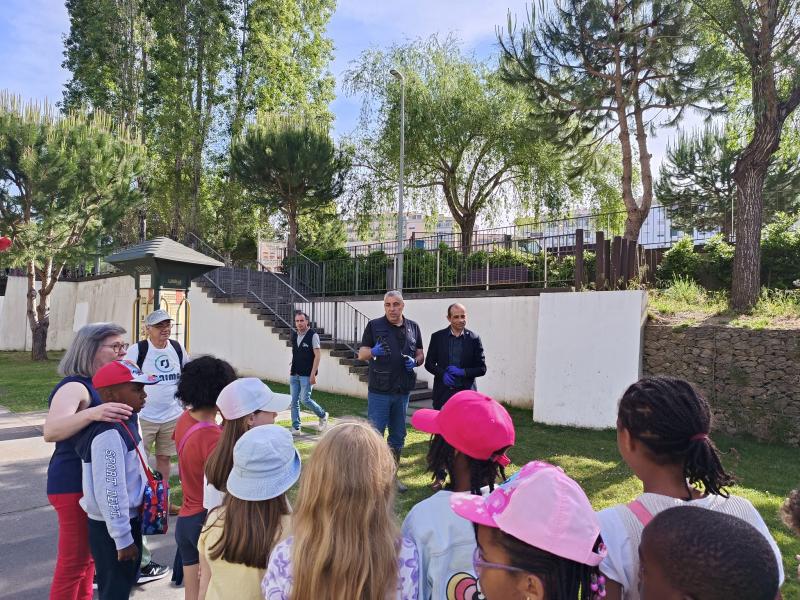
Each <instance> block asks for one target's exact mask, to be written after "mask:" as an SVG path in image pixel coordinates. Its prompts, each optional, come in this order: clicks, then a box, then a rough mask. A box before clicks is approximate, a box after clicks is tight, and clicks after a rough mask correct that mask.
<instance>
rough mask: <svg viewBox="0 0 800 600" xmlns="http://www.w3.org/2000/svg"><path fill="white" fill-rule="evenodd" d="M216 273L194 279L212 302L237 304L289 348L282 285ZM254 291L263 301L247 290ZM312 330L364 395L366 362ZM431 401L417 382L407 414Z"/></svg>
mask: <svg viewBox="0 0 800 600" xmlns="http://www.w3.org/2000/svg"><path fill="white" fill-rule="evenodd" d="M218 271H223V273H216V274H215V277H214V279H213V281H214V282H213V283H212V280H210V279H209V278H206V277H200V278H198V279H196V280H195V283H196V284H197V285H198V287H200V288H201V289H202V290H203V292H204V293H205V294H206V295H207V296H209V297H210V298H211V299H212V302H214V303H224V304H241V305H242V309H244V310H249V311H250V312H251V313H253V314H255V315H256V318H257V319H258V320H259V321H261V322H262V323H263V324H264V327H267V328H269V329H270V330H271V331H272V333H273V334H275V335H277V336H278V337H279V339H281V340H284V342H285V343H286V346H287V347H291V333H292V328H291V327H289V323H292V322H293V321H294V304H293V302H292V299H291V298H287V297H285V296H284V295H282V291H283V290H282V286H281V284H280V283H279V282H277V281H276V280H275V276H273V275H269V276H267V275H266V274H262V273H260V272H258V271H251V272H250V273H239V272H237V271H243V270H241V269H228V268H225V269H218ZM245 278H246V281H245V280H244V279H245ZM262 278H263V280H262ZM254 289H255V290H256V291H257V292H258V293H257V295H258V296H259V298H260V300H263V302H262V301H259V298H256V297H255V296H254V294H253V293H250V292H249V291H248V290H254ZM228 290H230V291H228ZM262 294H263V295H262ZM312 325H313V324H312ZM315 329H316V330H317V333H318V334H319V338H320V345H321V346H322V348H323V349H326V350H330V354H331V356H332V357H334V358H338V359H339V364H340V365H342V366H345V367H347V368H348V371H349V372H350V373H351V374H352V375H353V377H357V378H358V380H359V381H361V382H363V384H364V391H365V395H366V386H367V377H368V372H369V364H368V363H367V362H366V361H363V360H358V358H356V354H355V352H354V349H353V348H351V347H349V346H348V345H347V344H343V343H341V342H337V341H336V340H334V339H333V336H332V335H331V334H330V333H328V332H326V331H325V330H324V329H322V328H315ZM431 398H432V391H431V390H430V388H428V384H427V383H426V382H424V381H417V384H416V387H415V389H414V390H412V391H411V396H410V398H409V402H410V403H412V404H413V406H412V407H411V409H410V410H409V412H413V409H416V408H426V407H429V406H431Z"/></svg>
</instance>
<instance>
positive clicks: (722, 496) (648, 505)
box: [598, 377, 783, 600]
mask: <svg viewBox="0 0 800 600" xmlns="http://www.w3.org/2000/svg"><path fill="white" fill-rule="evenodd" d="M710 431H711V409H710V408H709V406H708V403H707V402H706V401H705V399H704V398H703V397H702V396H701V395H700V394H698V393H697V390H695V389H694V387H692V385H691V384H690V383H689V382H688V381H684V380H682V379H674V378H672V377H644V378H643V379H640V380H639V381H637V382H636V383H634V384H632V385H631V386H630V387H629V388H628V389H627V390H626V391H625V393H624V394H623V395H622V399H621V400H620V402H619V414H618V416H617V446H618V447H619V452H620V454H621V455H622V458H623V460H624V461H625V462H626V463H627V465H628V466H629V467H630V469H631V471H633V474H634V475H636V477H638V478H639V479H640V480H641V482H642V486H643V488H644V493H643V494H641V495H640V496H639V497H638V498H636V499H635V500H633V501H632V502H630V503H628V504H619V505H617V506H612V507H610V508H606V509H605V510H602V511H600V512H599V513H598V517H599V519H600V526H601V528H602V534H603V540H604V541H605V543H606V546H607V548H608V556H607V557H606V559H605V560H604V561H603V564H602V565H600V569H601V571H602V572H603V573H604V574H605V576H606V577H607V578H608V600H619V599H622V598H624V599H625V600H639V598H640V594H639V543H640V541H641V539H642V531H643V529H644V527H645V526H646V525H647V524H648V523H649V522H650V520H651V519H652V518H653V517H654V516H655V515H657V514H659V513H660V512H661V511H664V510H667V509H668V508H673V507H676V506H694V507H700V508H705V509H708V510H713V511H716V512H723V513H726V514H729V515H732V516H734V517H738V518H739V519H742V520H743V521H746V522H748V523H750V525H752V526H753V527H755V528H756V529H757V530H759V531H760V532H761V533H762V534H763V535H764V537H765V538H766V539H767V542H769V544H770V546H772V549H773V551H774V552H775V558H776V560H777V562H778V571H779V574H780V581H781V583H783V564H782V559H781V553H780V550H779V549H778V545H777V544H776V543H775V540H774V539H772V536H771V535H770V533H769V530H768V529H767V526H766V524H765V523H764V519H762V518H761V515H760V514H759V513H758V511H757V510H756V509H755V507H754V506H753V505H752V504H751V503H750V501H749V500H747V499H745V498H741V497H739V496H733V495H731V494H729V493H728V491H727V490H726V487H727V486H729V485H732V484H733V482H734V479H733V477H732V476H731V475H730V474H729V473H728V472H727V471H725V468H724V467H723V465H722V461H721V459H720V454H719V451H718V450H717V448H716V446H715V445H714V442H713V441H712V440H711V438H710V437H709V432H710ZM697 484H700V485H701V486H702V487H697Z"/></svg>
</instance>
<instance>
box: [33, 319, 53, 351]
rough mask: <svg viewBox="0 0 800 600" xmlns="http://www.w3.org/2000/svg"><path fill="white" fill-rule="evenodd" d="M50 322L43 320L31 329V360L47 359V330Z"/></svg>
mask: <svg viewBox="0 0 800 600" xmlns="http://www.w3.org/2000/svg"><path fill="white" fill-rule="evenodd" d="M48 329H50V323H48V322H47V321H45V322H44V323H39V324H37V325H36V326H35V327H33V328H32V329H31V339H32V342H31V360H47V331H48Z"/></svg>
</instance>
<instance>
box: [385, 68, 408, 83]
mask: <svg viewBox="0 0 800 600" xmlns="http://www.w3.org/2000/svg"><path fill="white" fill-rule="evenodd" d="M389 73H390V74H391V76H392V77H394V78H395V79H397V80H398V81H404V80H405V77H403V74H402V73H401V72H400V71H398V70H397V69H391V70H390V71H389Z"/></svg>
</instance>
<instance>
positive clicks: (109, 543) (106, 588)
mask: <svg viewBox="0 0 800 600" xmlns="http://www.w3.org/2000/svg"><path fill="white" fill-rule="evenodd" d="M131 534H132V535H133V543H134V544H136V547H137V548H139V556H138V557H137V558H136V560H125V561H122V562H120V561H118V560H117V547H116V545H115V544H114V539H113V538H112V537H111V536H110V535H109V534H108V528H107V527H106V524H105V521H95V520H93V519H89V547H90V548H91V550H92V557H93V558H94V566H95V573H97V589H98V592H99V595H100V600H127V598H128V597H130V595H131V588H133V586H134V584H135V583H136V580H137V579H138V576H139V562H140V561H141V560H142V521H141V519H139V518H138V517H137V518H135V519H131Z"/></svg>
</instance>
